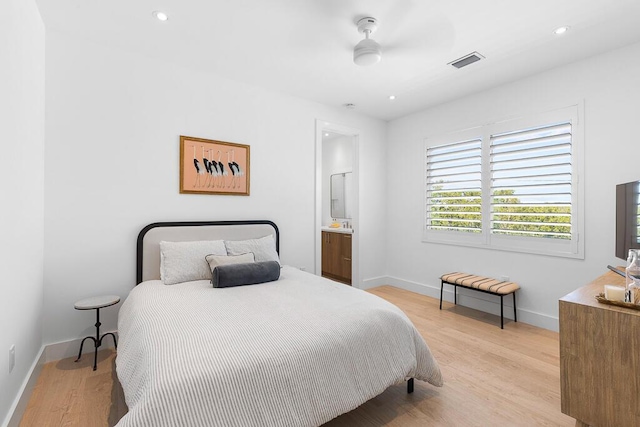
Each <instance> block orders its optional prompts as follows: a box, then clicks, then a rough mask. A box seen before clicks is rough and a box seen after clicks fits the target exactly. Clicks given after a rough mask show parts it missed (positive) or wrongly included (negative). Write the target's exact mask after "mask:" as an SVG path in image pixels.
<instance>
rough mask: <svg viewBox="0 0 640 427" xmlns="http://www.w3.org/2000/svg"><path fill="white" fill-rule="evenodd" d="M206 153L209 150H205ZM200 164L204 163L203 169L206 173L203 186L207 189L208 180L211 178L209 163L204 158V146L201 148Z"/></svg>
mask: <svg viewBox="0 0 640 427" xmlns="http://www.w3.org/2000/svg"><path fill="white" fill-rule="evenodd" d="M207 152H209V150H207ZM202 163H204V168H205V170H206V173H207V176H206V178H205V179H204V184H203V186H204V187H209V180H210V178H211V162H210V161H209V159H207V158H206V157H205V156H204V145H203V146H202Z"/></svg>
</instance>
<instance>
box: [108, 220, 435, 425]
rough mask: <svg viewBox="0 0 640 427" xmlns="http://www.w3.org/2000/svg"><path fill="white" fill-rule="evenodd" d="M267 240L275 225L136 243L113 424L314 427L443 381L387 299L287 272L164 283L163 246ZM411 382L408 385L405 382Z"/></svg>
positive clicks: (149, 232)
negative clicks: (122, 409)
mask: <svg viewBox="0 0 640 427" xmlns="http://www.w3.org/2000/svg"><path fill="white" fill-rule="evenodd" d="M267 235H271V236H273V238H274V241H275V245H276V250H279V231H278V227H277V226H276V225H275V224H274V223H272V222H270V221H224V222H179V223H175V222H174V223H155V224H151V225H149V226H147V227H145V228H144V229H143V230H142V231H141V232H140V235H139V238H138V254H137V255H138V258H137V261H138V262H137V282H138V285H137V286H136V287H135V288H134V289H133V290H132V291H131V293H130V295H129V296H128V298H127V299H126V301H125V302H124V303H123V305H122V307H121V309H120V313H119V317H118V331H119V337H120V341H119V345H118V355H117V359H116V370H117V375H118V378H119V380H120V383H121V384H122V387H123V390H124V394H125V400H126V403H127V406H128V408H129V412H128V413H127V414H126V415H125V416H124V417H123V418H122V419H121V420H120V421H119V423H118V426H121V427H126V426H154V427H159V426H224V427H229V426H243V427H244V426H317V425H321V424H323V423H325V422H327V421H329V420H331V419H333V418H335V417H337V416H338V415H340V414H343V413H345V412H348V411H351V410H353V409H355V408H356V407H358V406H359V405H361V404H362V403H364V402H366V401H367V400H369V399H371V398H373V397H375V396H377V395H378V394H380V393H382V392H383V391H384V390H385V389H386V388H388V387H389V386H391V385H394V384H398V383H401V382H403V381H406V380H409V379H411V381H413V378H415V379H418V380H422V381H426V382H428V383H430V384H432V385H434V386H441V385H442V376H441V373H440V369H439V367H438V365H437V362H436V361H435V359H434V358H433V356H432V354H431V352H430V350H429V348H428V346H427V344H426V343H425V341H424V340H423V338H422V337H421V336H420V334H419V333H418V331H417V330H416V329H415V327H414V326H413V324H412V323H411V322H410V320H409V319H408V318H407V317H406V315H405V314H404V313H403V312H402V311H401V310H400V309H398V308H397V307H396V306H394V305H392V304H390V303H388V302H387V301H385V300H383V299H381V298H379V297H377V296H374V295H372V294H369V293H367V292H364V291H361V290H358V289H354V288H352V287H350V286H346V285H343V284H340V283H337V282H333V281H330V280H327V279H324V278H321V277H318V276H315V275H312V274H309V273H305V272H303V271H300V270H298V269H295V268H292V267H288V266H283V267H282V269H281V270H280V271H281V272H280V278H279V279H278V280H276V281H272V282H268V283H262V284H257V285H251V286H238V287H231V288H213V287H212V285H211V282H210V281H209V280H195V281H188V282H184V283H178V284H175V285H171V286H169V285H165V284H163V282H162V281H161V280H159V279H160V275H159V268H160V265H159V264H160V261H159V259H160V249H159V244H160V242H161V241H174V242H182V241H194V240H218V239H221V240H228V241H233V240H243V239H253V238H260V237H263V236H267ZM411 386H412V383H411Z"/></svg>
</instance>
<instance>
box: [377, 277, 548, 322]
mask: <svg viewBox="0 0 640 427" xmlns="http://www.w3.org/2000/svg"><path fill="white" fill-rule="evenodd" d="M365 282H369V280H367V281H365ZM370 282H371V283H372V284H374V285H373V286H370V287H374V286H381V285H391V286H395V287H396V288H400V289H405V290H407V291H411V292H415V293H418V294H422V295H426V296H429V297H432V298H437V299H440V284H439V283H438V284H437V286H434V285H427V284H424V283H418V282H413V281H410V280H405V279H400V278H398V277H393V276H386V277H376V278H375V279H370ZM365 289H369V287H368V288H365ZM442 299H443V300H444V301H449V302H453V288H452V287H451V286H445V288H444V292H443V296H442ZM458 304H460V305H463V306H465V307H469V308H473V309H475V310H480V311H484V312H486V313H491V314H495V315H496V316H500V300H499V299H498V298H497V297H492V295H488V294H483V293H481V292H476V291H472V290H468V289H464V288H460V287H458ZM517 311H518V322H522V323H527V324H529V325H533V326H537V327H539V328H544V329H549V330H551V331H555V332H558V329H559V323H558V318H557V317H553V316H549V315H547V314H543V313H538V312H535V311H532V310H528V309H523V308H520V307H518V308H517ZM504 317H505V318H508V319H513V303H512V299H511V297H507V298H505V299H504Z"/></svg>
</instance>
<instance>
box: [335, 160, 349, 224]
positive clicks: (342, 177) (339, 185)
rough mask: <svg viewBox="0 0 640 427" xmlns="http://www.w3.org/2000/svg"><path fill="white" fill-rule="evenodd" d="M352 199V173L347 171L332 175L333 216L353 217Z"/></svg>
mask: <svg viewBox="0 0 640 427" xmlns="http://www.w3.org/2000/svg"><path fill="white" fill-rule="evenodd" d="M352 201H353V181H352V173H351V172H345V173H336V174H333V175H331V217H332V218H342V219H351V208H352V206H353V202H352Z"/></svg>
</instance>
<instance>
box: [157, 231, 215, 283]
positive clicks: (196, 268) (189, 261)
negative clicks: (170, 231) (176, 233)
mask: <svg viewBox="0 0 640 427" xmlns="http://www.w3.org/2000/svg"><path fill="white" fill-rule="evenodd" d="M209 254H213V255H226V254H227V249H226V247H225V245H224V241H222V240H203V241H194V242H165V241H162V242H160V280H162V282H164V284H165V285H175V284H176V283H182V282H190V281H192V280H208V279H210V278H211V270H210V269H209V264H207V261H206V260H205V259H204V258H205V257H206V256H207V255H209Z"/></svg>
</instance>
